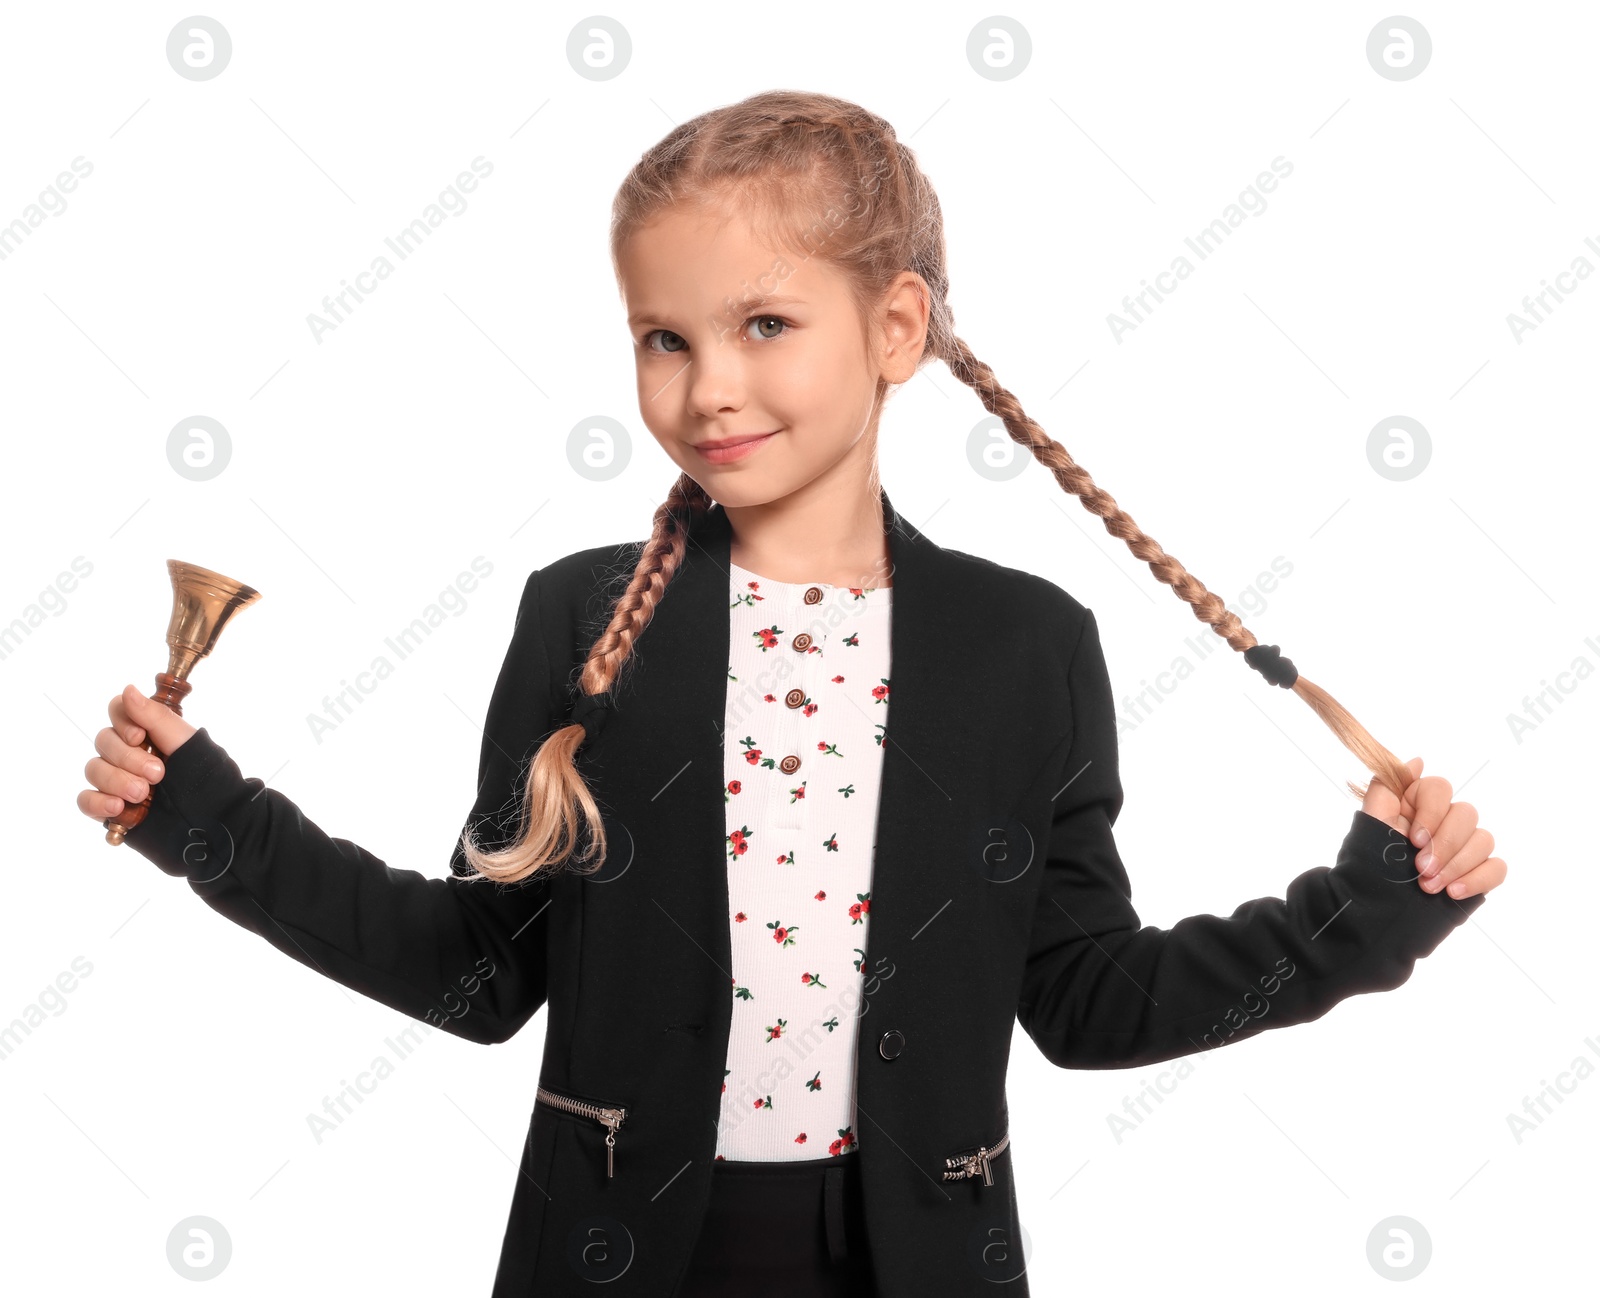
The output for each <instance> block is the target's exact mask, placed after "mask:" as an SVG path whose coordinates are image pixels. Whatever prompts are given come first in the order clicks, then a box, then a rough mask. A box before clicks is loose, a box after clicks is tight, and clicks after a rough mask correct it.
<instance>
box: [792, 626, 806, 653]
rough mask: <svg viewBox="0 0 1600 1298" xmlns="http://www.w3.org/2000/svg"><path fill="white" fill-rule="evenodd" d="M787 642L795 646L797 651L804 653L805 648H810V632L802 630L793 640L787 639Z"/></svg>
mask: <svg viewBox="0 0 1600 1298" xmlns="http://www.w3.org/2000/svg"><path fill="white" fill-rule="evenodd" d="M789 643H790V644H792V645H793V646H794V647H795V650H796V651H797V652H799V653H804V652H805V651H806V650H807V649H809V648H811V632H809V631H802V632H801V633H800V634H799V635H797V636H795V638H794V639H793V640H791V641H789Z"/></svg>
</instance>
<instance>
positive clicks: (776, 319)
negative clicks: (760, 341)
mask: <svg viewBox="0 0 1600 1298" xmlns="http://www.w3.org/2000/svg"><path fill="white" fill-rule="evenodd" d="M749 323H750V324H753V325H755V326H756V328H757V329H758V330H761V332H760V335H759V336H760V337H762V338H781V337H782V336H783V335H782V334H779V333H767V332H766V331H765V330H764V329H762V326H763V325H778V326H780V327H781V328H784V329H787V328H788V327H789V322H788V321H787V320H785V319H784V318H783V317H782V316H775V315H758V316H751V317H750V322H749Z"/></svg>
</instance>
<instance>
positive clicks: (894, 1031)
mask: <svg viewBox="0 0 1600 1298" xmlns="http://www.w3.org/2000/svg"><path fill="white" fill-rule="evenodd" d="M905 1048H906V1034H905V1033H904V1032H902V1031H900V1029H899V1028H890V1029H889V1031H887V1032H885V1033H884V1034H883V1036H882V1037H881V1038H879V1040H878V1053H879V1054H880V1055H882V1056H883V1057H884V1058H885V1059H898V1058H899V1057H900V1052H901V1051H902V1050H904V1049H905Z"/></svg>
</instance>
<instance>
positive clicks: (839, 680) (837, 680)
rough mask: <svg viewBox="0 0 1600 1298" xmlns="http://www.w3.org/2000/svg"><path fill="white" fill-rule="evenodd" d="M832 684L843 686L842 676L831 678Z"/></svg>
mask: <svg viewBox="0 0 1600 1298" xmlns="http://www.w3.org/2000/svg"><path fill="white" fill-rule="evenodd" d="M833 683H834V684H835V685H843V684H844V677H843V676H835V677H834V678H833Z"/></svg>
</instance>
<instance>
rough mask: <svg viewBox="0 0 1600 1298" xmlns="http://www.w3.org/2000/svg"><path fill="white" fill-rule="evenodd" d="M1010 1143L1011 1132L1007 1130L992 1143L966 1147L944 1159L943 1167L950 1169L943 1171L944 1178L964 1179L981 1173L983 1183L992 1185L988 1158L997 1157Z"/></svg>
mask: <svg viewBox="0 0 1600 1298" xmlns="http://www.w3.org/2000/svg"><path fill="white" fill-rule="evenodd" d="M1010 1143H1011V1133H1010V1132H1009V1131H1007V1132H1006V1133H1005V1134H1004V1135H1002V1136H1001V1137H1000V1139H999V1141H998V1142H996V1143H995V1144H993V1145H979V1146H978V1147H977V1148H976V1149H966V1150H962V1152H961V1153H959V1154H955V1155H952V1156H951V1157H950V1158H947V1159H945V1160H944V1165H945V1167H946V1168H948V1169H950V1170H948V1171H946V1172H945V1174H944V1179H945V1180H946V1181H965V1180H968V1179H969V1178H971V1177H974V1176H978V1175H980V1174H981V1175H982V1177H983V1183H984V1184H985V1185H993V1184H994V1174H993V1173H992V1172H991V1171H990V1170H989V1163H990V1160H991V1159H994V1158H997V1157H998V1156H999V1155H1000V1153H1001V1151H1002V1150H1004V1149H1005V1147H1006V1146H1007V1145H1009V1144H1010Z"/></svg>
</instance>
